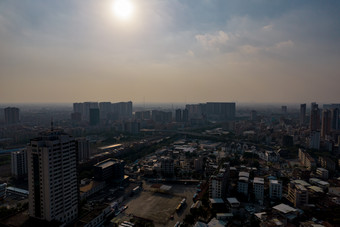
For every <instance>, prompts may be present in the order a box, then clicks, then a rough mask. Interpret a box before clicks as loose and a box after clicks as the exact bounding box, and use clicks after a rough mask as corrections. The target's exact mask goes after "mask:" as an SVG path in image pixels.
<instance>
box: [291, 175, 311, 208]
mask: <svg viewBox="0 0 340 227" xmlns="http://www.w3.org/2000/svg"><path fill="white" fill-rule="evenodd" d="M287 199H288V200H289V201H290V202H291V203H293V204H294V207H299V206H303V205H306V204H308V190H307V188H306V187H305V186H304V185H303V184H301V183H299V181H291V182H290V183H289V184H288V198H287Z"/></svg>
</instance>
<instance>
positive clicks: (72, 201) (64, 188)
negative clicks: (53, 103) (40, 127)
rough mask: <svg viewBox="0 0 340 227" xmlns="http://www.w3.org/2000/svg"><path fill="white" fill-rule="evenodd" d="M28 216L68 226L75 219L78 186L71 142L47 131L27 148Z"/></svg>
mask: <svg viewBox="0 0 340 227" xmlns="http://www.w3.org/2000/svg"><path fill="white" fill-rule="evenodd" d="M27 160H28V187H29V192H30V193H29V214H30V216H32V217H35V218H39V219H43V220H47V221H52V220H56V221H59V222H62V223H70V222H71V221H73V220H74V219H76V218H77V216H78V186H77V170H76V165H77V163H76V148H75V142H74V139H73V138H72V137H71V136H70V135H68V134H66V133H63V132H62V131H53V130H52V131H48V132H46V133H42V134H41V135H40V136H39V137H38V138H35V139H32V140H31V141H30V144H29V145H28V146H27Z"/></svg>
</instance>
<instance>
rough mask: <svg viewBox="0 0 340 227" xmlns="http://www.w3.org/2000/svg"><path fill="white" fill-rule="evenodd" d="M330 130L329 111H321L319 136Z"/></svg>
mask: <svg viewBox="0 0 340 227" xmlns="http://www.w3.org/2000/svg"><path fill="white" fill-rule="evenodd" d="M330 132H331V111H330V110H323V111H322V125H321V137H322V138H325V137H326V136H327V135H330Z"/></svg>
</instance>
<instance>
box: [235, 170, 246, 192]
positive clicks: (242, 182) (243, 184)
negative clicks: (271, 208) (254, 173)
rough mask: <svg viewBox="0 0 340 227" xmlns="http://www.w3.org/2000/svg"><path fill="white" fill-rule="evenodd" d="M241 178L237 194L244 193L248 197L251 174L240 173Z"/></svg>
mask: <svg viewBox="0 0 340 227" xmlns="http://www.w3.org/2000/svg"><path fill="white" fill-rule="evenodd" d="M238 176H239V178H238V182H237V192H239V193H243V194H244V195H246V196H247V195H248V187H249V173H247V172H240V173H239V175H238Z"/></svg>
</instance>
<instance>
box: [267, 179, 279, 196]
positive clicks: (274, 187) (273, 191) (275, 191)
mask: <svg viewBox="0 0 340 227" xmlns="http://www.w3.org/2000/svg"><path fill="white" fill-rule="evenodd" d="M269 198H271V199H275V198H277V199H281V198H282V183H281V182H280V181H278V180H270V181H269Z"/></svg>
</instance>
